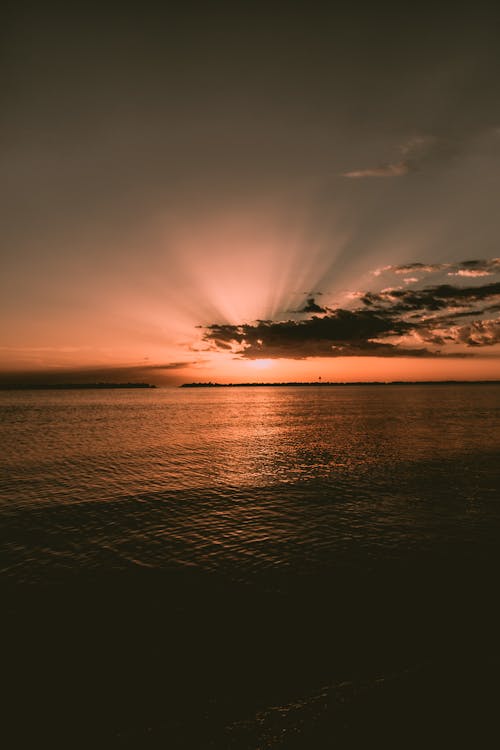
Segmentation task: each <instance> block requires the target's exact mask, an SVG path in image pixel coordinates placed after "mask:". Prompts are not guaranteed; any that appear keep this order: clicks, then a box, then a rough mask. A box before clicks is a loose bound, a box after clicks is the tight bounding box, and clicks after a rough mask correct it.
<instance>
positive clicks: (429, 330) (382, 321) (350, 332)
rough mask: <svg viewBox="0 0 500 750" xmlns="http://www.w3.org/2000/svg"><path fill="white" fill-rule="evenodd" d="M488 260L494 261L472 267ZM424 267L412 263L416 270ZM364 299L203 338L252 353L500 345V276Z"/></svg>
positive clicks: (208, 332) (382, 352) (401, 351)
mask: <svg viewBox="0 0 500 750" xmlns="http://www.w3.org/2000/svg"><path fill="white" fill-rule="evenodd" d="M481 263H483V264H486V263H488V262H487V261H474V262H470V263H469V265H468V266H467V267H469V268H471V269H472V270H473V269H476V268H477V267H478V265H477V264H479V266H480V267H481ZM489 263H491V262H489ZM423 265H424V264H409V266H410V267H411V268H412V269H414V268H415V267H416V266H423ZM460 266H461V267H463V266H465V264H460ZM359 304H360V305H361V307H359V308H358V309H355V310H345V309H340V308H339V309H336V310H331V309H329V308H327V307H325V308H320V309H319V311H321V312H322V313H324V314H323V315H321V316H319V315H312V316H311V317H310V318H308V319H307V320H301V321H293V320H286V321H274V322H273V321H269V320H266V321H257V322H255V323H244V324H242V325H230V324H223V325H218V324H214V325H211V326H209V327H208V328H206V329H205V334H204V340H205V342H206V343H207V344H208V345H209V346H210V347H211V348H213V349H216V350H217V349H218V350H232V351H233V352H234V353H235V354H236V355H237V356H240V357H244V358H247V359H259V358H295V359H304V358H306V357H346V356H379V357H380V356H382V357H394V356H419V357H422V356H423V357H435V356H446V355H451V354H455V355H459V356H460V355H463V354H464V353H466V351H467V349H468V348H476V349H477V348H478V347H487V346H492V345H494V344H497V343H500V318H497V319H495V318H491V317H488V318H485V316H486V315H490V316H491V313H492V312H494V311H495V312H498V310H499V309H500V282H497V283H492V284H486V285H483V286H476V287H472V286H468V287H459V286H454V285H451V284H441V285H437V286H431V287H426V288H424V289H420V290H415V289H409V288H403V289H401V288H396V289H386V290H383V291H381V292H378V293H375V292H367V293H365V294H363V295H361V296H359ZM306 308H307V309H306ZM306 308H304V309H303V310H302V311H301V312H318V308H319V306H318V305H316V303H315V301H314V298H312V297H311V298H309V299H308V300H307V305H306ZM453 345H455V347H458V348H455V351H454V352H453V351H450V350H449V349H448V350H446V351H445V352H442V351H440V350H436V349H435V347H436V346H438V347H443V346H449V347H451V346H453ZM460 347H461V348H460Z"/></svg>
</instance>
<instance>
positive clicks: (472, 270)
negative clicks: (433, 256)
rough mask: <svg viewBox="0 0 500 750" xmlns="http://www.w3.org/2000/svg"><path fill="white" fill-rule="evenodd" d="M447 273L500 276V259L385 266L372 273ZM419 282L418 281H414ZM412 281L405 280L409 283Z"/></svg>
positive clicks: (374, 274)
mask: <svg viewBox="0 0 500 750" xmlns="http://www.w3.org/2000/svg"><path fill="white" fill-rule="evenodd" d="M415 272H418V273H424V274H431V273H446V274H447V275H448V276H465V277H470V278H474V277H477V278H479V277H481V276H494V275H495V274H500V258H489V259H488V260H483V259H480V260H463V261H461V262H459V263H404V264H402V265H391V266H383V267H382V268H376V269H375V270H374V271H372V274H373V276H381V275H382V274H391V273H394V274H397V275H406V274H410V273H415ZM413 280H415V281H418V279H413ZM409 281H410V279H405V282H409Z"/></svg>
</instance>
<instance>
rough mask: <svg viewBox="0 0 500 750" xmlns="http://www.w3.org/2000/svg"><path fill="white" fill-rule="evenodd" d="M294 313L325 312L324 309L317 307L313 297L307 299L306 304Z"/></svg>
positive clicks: (325, 309)
mask: <svg viewBox="0 0 500 750" xmlns="http://www.w3.org/2000/svg"><path fill="white" fill-rule="evenodd" d="M296 312H300V313H324V312H327V308H326V307H321V305H318V304H317V302H316V300H315V298H314V297H308V298H307V302H306V304H305V305H304V307H302V308H301V309H300V310H297V311H296Z"/></svg>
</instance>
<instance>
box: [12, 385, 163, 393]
mask: <svg viewBox="0 0 500 750" xmlns="http://www.w3.org/2000/svg"><path fill="white" fill-rule="evenodd" d="M104 388H156V385H151V384H150V383H16V384H10V385H9V384H3V383H2V384H0V390H3V391H11V390H16V391H17V390H23V391H31V390H39V391H44V390H50V391H71V390H90V389H104Z"/></svg>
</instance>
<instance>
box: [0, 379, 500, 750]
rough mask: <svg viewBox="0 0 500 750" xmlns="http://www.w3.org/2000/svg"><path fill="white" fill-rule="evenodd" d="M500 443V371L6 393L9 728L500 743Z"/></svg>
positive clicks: (181, 737) (200, 747) (179, 741)
mask: <svg viewBox="0 0 500 750" xmlns="http://www.w3.org/2000/svg"><path fill="white" fill-rule="evenodd" d="M499 458H500V387H499V386H496V385H470V386H459V385H454V386H425V387H422V386H420V387H419V386H400V387H398V386H384V387H373V386H372V387H369V386H367V387H364V386H363V387H339V388H329V387H317V388H316V387H310V388H293V387H287V388H278V387H276V388H275V387H273V388H264V387H262V388H237V389H206V390H205V389H194V390H189V389H187V390H186V389H185V390H180V389H172V390H169V389H156V390H130V391H125V390H110V391H107V392H106V391H102V390H99V391H80V392H78V391H45V392H42V391H32V392H29V391H24V392H0V535H1V540H2V545H1V547H2V554H1V558H0V569H1V578H0V585H1V586H2V588H1V589H0V598H1V601H2V604H3V610H4V613H3V616H2V618H1V629H2V630H1V633H0V641H1V642H2V644H3V645H6V644H8V646H7V648H6V649H5V658H4V661H3V665H2V666H3V683H4V685H6V686H7V687H8V703H7V704H5V706H6V711H5V716H6V717H7V718H8V719H9V721H8V722H7V724H6V725H5V726H7V725H9V726H10V730H9V731H10V735H9V736H8V737H7V738H6V741H5V743H4V744H5V746H6V747H19V748H24V747H26V748H30V749H31V748H33V747H38V746H40V745H41V744H43V745H44V746H48V747H53V748H55V747H64V748H68V747H72V748H76V747H81V748H85V750H87V749H88V748H89V747H92V748H101V747H102V748H106V750H110V748H134V750H136V748H141V750H142V749H143V748H145V749H147V748H157V749H159V748H163V749H164V748H166V747H168V748H171V749H172V750H209V749H212V750H257V748H259V749H260V750H275V749H276V750H278V748H279V749H280V750H325V748H328V747H342V748H366V747H371V746H374V747H378V746H381V747H382V746H383V747H386V748H389V747H397V748H398V749H399V748H402V747H405V748H410V747H415V748H417V747H418V748H422V747H426V748H434V747H435V748H440V749H441V748H443V747H449V746H456V745H457V743H459V741H463V740H464V738H465V739H466V740H467V742H468V744H469V746H470V747H490V746H492V740H491V738H492V736H493V735H494V734H495V733H496V732H497V719H496V708H497V704H498V701H497V696H498V679H497V675H498V673H499V671H500V654H499V650H498V630H499V628H500V621H499V619H498V616H497V615H496V614H495V613H496V606H495V605H496V601H497V589H498V582H497V576H498V569H499V568H500V554H499V551H498V550H499V548H498V539H499V535H500V492H499V488H500V460H499ZM2 727H3V728H2ZM4 728H5V727H4V725H2V723H0V735H2V734H3V733H4ZM481 732H482V737H481V736H480V734H481ZM0 739H2V737H1V736H0Z"/></svg>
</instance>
